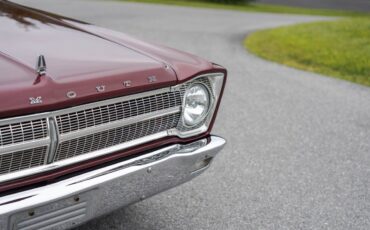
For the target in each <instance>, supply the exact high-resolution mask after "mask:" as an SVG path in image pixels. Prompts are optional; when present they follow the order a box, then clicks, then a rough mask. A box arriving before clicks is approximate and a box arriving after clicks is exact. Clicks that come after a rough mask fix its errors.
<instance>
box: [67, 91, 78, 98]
mask: <svg viewBox="0 0 370 230" xmlns="http://www.w3.org/2000/svg"><path fill="white" fill-rule="evenodd" d="M67 97H68V98H75V97H77V93H76V92H74V91H69V92H68V93H67Z"/></svg>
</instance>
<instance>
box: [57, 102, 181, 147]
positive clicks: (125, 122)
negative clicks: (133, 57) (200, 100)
mask: <svg viewBox="0 0 370 230" xmlns="http://www.w3.org/2000/svg"><path fill="white" fill-rule="evenodd" d="M180 111H181V107H180V106H177V107H172V108H169V109H163V110H159V111H155V112H152V113H145V114H142V115H139V116H136V117H131V118H126V119H123V120H118V121H113V122H110V123H105V124H101V125H97V126H92V127H88V128H85V129H80V130H78V131H74V132H70V133H66V134H60V135H59V137H60V142H63V141H68V140H71V139H75V138H78V137H82V136H87V135H89V134H92V133H100V132H103V131H106V130H110V129H114V128H116V127H122V126H126V125H130V124H134V123H138V122H140V121H145V120H150V119H154V118H158V117H163V116H165V115H170V114H175V113H179V112H180Z"/></svg>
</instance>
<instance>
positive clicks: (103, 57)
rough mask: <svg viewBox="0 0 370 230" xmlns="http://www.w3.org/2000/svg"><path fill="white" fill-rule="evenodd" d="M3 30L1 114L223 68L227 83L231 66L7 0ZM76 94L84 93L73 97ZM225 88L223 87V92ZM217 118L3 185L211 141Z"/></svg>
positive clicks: (0, 21)
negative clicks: (40, 67)
mask: <svg viewBox="0 0 370 230" xmlns="http://www.w3.org/2000/svg"><path fill="white" fill-rule="evenodd" d="M4 6H7V7H5V8H4ZM4 9H6V10H4ZM0 34H1V35H2V37H0V69H1V70H2V72H1V76H0V98H3V100H0V118H7V117H14V116H21V115H27V114H34V113H40V112H46V111H54V110H58V109H63V108H68V107H73V106H77V105H82V104H86V103H90V102H96V101H99V100H105V99H109V98H115V97H120V96H125V95H129V94H134V93H139V92H144V91H149V90H153V89H157V88H162V87H167V86H172V85H175V84H178V83H182V82H184V81H187V80H190V79H191V78H194V77H196V76H198V75H200V74H205V73H216V72H221V73H223V74H224V76H225V77H224V81H226V69H225V68H223V67H221V66H218V65H215V64H213V63H211V62H209V61H206V60H204V59H202V58H199V57H197V56H194V55H192V54H188V53H185V52H182V51H178V50H175V49H172V48H168V47H164V46H160V45H154V44H150V43H147V42H143V41H140V40H137V39H134V38H132V37H130V36H128V35H126V34H123V33H120V32H115V31H111V30H109V29H104V28H100V27H97V26H94V25H90V24H87V23H84V22H80V21H77V20H74V19H70V18H66V17H63V16H59V15H55V14H52V13H48V12H44V11H40V10H36V9H31V8H28V7H24V6H20V5H17V4H15V3H10V2H5V1H1V0H0ZM3 35H4V36H3ZM98 46H99V47H98ZM39 55H44V56H45V59H46V66H47V72H46V75H45V76H38V74H37V72H36V63H37V60H38V56H39ZM150 76H156V81H155V82H149V81H148V77H150ZM125 81H131V85H130V86H129V87H125V85H124V84H123V82H125ZM97 86H105V89H106V90H105V91H104V92H97V89H96V87H97ZM224 86H225V84H223V87H224ZM70 91H73V92H76V94H77V96H76V97H75V98H68V97H67V93H68V92H70ZM222 93H223V88H222V91H221V96H222ZM221 96H220V97H221ZM30 97H34V98H36V97H42V104H33V105H31V104H30ZM219 103H220V101H218V104H217V107H216V110H215V114H217V110H218V107H219ZM215 117H216V116H213V118H212V122H211V124H210V125H209V129H208V130H207V132H205V133H203V134H201V135H197V136H194V137H191V138H186V139H183V138H178V137H168V138H164V139H160V140H156V141H153V142H150V143H146V144H143V145H140V146H136V147H134V148H131V149H127V150H125V151H120V152H117V153H114V154H110V155H106V156H102V157H99V158H96V159H91V160H89V161H86V162H83V163H81V164H76V165H71V166H68V167H65V168H61V169H58V170H55V171H51V172H49V173H46V174H42V175H34V176H31V177H27V178H22V179H19V180H15V181H10V182H7V183H4V184H0V192H4V191H9V190H11V189H15V188H19V187H23V188H24V186H30V185H35V184H36V183H41V182H46V181H47V182H52V181H55V180H58V179H60V177H62V176H64V175H69V174H71V173H76V172H80V171H83V170H88V169H89V168H93V167H97V166H99V165H102V164H105V163H108V162H112V161H115V160H119V159H121V160H122V159H124V158H125V157H128V156H132V155H136V154H141V153H143V152H145V151H148V150H151V149H155V148H159V147H161V146H165V145H169V144H172V143H189V142H192V141H195V140H197V139H200V138H205V137H207V136H209V135H210V130H211V129H212V126H213V123H214V120H215Z"/></svg>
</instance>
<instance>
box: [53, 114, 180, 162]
mask: <svg viewBox="0 0 370 230" xmlns="http://www.w3.org/2000/svg"><path fill="white" fill-rule="evenodd" d="M179 119H180V113H176V114H170V115H166V116H163V117H159V118H155V119H150V120H146V121H142V122H138V123H134V124H131V125H127V126H123V127H118V128H115V129H110V130H106V131H103V132H99V133H94V134H91V135H88V136H83V137H79V138H76V139H72V140H69V141H65V142H62V143H61V144H60V145H59V147H58V150H57V154H56V156H55V161H59V160H63V159H67V158H71V157H74V156H77V155H81V154H85V153H90V152H94V151H97V150H100V149H104V148H107V147H111V146H114V145H118V144H121V143H124V142H128V141H132V140H135V139H138V138H142V137H146V136H149V135H151V134H155V133H159V132H162V131H166V130H168V129H171V128H174V127H176V125H177V123H178V121H179Z"/></svg>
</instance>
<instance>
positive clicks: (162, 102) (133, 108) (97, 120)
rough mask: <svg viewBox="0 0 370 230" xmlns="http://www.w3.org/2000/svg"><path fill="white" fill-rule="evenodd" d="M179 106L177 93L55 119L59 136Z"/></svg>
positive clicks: (126, 102) (78, 112)
mask: <svg viewBox="0 0 370 230" xmlns="http://www.w3.org/2000/svg"><path fill="white" fill-rule="evenodd" d="M180 105H181V95H180V92H179V91H175V92H166V93H162V94H157V95H152V96H147V97H143V98H137V99H132V100H128V101H123V102H118V103H114V104H110V105H103V106H99V107H94V108H91V109H86V110H83V111H77V112H73V113H68V114H63V115H59V116H57V117H56V120H57V122H58V129H59V132H60V134H66V133H69V132H73V131H77V130H80V129H84V128H88V127H93V126H97V125H101V124H105V123H109V122H113V121H117V120H122V119H125V118H130V117H135V116H139V115H142V114H145V113H150V112H155V111H159V110H163V109H168V108H172V107H176V106H180Z"/></svg>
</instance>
